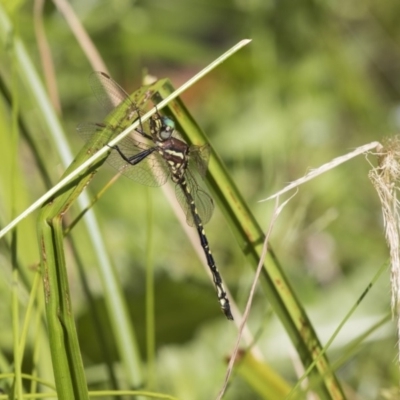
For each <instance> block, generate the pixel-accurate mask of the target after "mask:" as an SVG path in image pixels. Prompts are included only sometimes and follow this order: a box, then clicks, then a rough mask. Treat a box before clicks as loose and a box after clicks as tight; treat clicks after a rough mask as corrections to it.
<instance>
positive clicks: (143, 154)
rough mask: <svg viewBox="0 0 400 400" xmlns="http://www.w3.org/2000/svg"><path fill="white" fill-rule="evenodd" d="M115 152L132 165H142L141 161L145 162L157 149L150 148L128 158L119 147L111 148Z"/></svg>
mask: <svg viewBox="0 0 400 400" xmlns="http://www.w3.org/2000/svg"><path fill="white" fill-rule="evenodd" d="M109 147H111V148H112V149H114V150H117V151H118V153H119V155H120V156H121V157H122V158H123V159H124V160H125V161H126V162H127V163H128V164H131V165H136V164H138V163H140V161H143V160H144V159H145V158H146V157H147V156H148V155H150V154H151V153H152V152H153V151H155V150H156V147H150V149H147V150H143V151H141V152H140V153H137V154H134V155H133V156H130V157H128V156H126V155H125V154H124V153H123V152H122V150H121V149H120V148H119V147H118V146H117V145H115V146H109Z"/></svg>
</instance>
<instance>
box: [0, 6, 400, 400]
mask: <svg viewBox="0 0 400 400" xmlns="http://www.w3.org/2000/svg"><path fill="white" fill-rule="evenodd" d="M2 3H3V6H5V7H6V9H7V12H8V15H9V17H10V18H11V20H12V22H13V24H14V27H15V33H17V34H18V35H19V37H20V38H21V39H22V41H23V42H24V44H25V46H26V48H27V50H28V53H29V56H30V57H31V59H32V60H33V63H34V66H35V68H36V69H37V71H38V73H39V74H40V76H41V77H42V79H43V82H44V81H45V72H44V70H43V69H42V60H41V58H40V55H39V50H38V42H37V36H36V33H35V19H34V13H33V6H34V4H33V3H35V2H28V1H13V2H7V1H3V2H2ZM55 3H57V2H51V1H46V2H45V3H44V9H43V10H44V13H43V23H44V29H45V33H46V35H47V39H48V41H49V45H50V51H51V56H52V62H53V63H54V67H55V71H56V83H57V89H58V96H59V100H60V105H61V112H60V115H59V118H60V120H61V122H62V125H63V127H64V129H65V131H66V132H67V134H68V141H69V143H70V145H71V147H72V149H73V153H74V154H77V153H78V151H79V149H80V148H81V147H82V141H81V139H80V138H79V136H78V135H77V133H76V125H77V124H78V123H80V122H84V121H101V117H102V115H103V114H102V112H101V110H100V108H99V105H98V104H96V101H95V100H94V99H93V95H92V94H91V90H90V87H89V85H88V76H89V74H90V72H91V71H92V67H91V65H90V63H89V62H88V59H87V57H86V56H85V53H84V51H83V50H82V48H81V47H80V45H79V44H78V43H77V41H76V39H75V37H74V35H73V33H72V30H71V26H70V25H69V24H68V23H67V22H66V19H65V18H64V16H63V15H62V13H61V12H60V11H59V10H58V9H57V6H56V4H55ZM70 5H71V7H72V8H73V10H74V12H75V13H76V16H77V18H78V19H79V21H80V22H81V23H82V24H83V26H84V28H85V29H86V31H87V33H88V35H89V36H90V38H91V40H92V41H93V43H94V45H95V47H96V48H97V50H98V52H99V54H100V55H101V57H102V58H103V61H104V63H105V64H106V66H107V68H108V70H109V72H110V74H111V76H112V77H113V78H114V79H115V80H116V81H117V82H118V83H119V84H120V85H121V86H122V87H123V88H125V90H126V91H127V92H128V93H130V92H132V91H134V90H135V89H137V88H138V87H139V86H140V85H141V81H142V77H143V76H144V75H145V74H146V73H148V74H151V75H153V76H156V77H158V78H164V77H168V78H170V79H171V81H172V82H173V84H174V86H175V87H176V88H177V87H179V86H180V85H181V84H182V83H184V82H185V81H186V80H187V79H189V78H190V77H191V76H193V75H194V74H195V73H196V72H198V71H199V70H201V69H202V68H204V67H205V66H206V65H207V64H209V63H210V62H212V61H213V60H214V59H215V58H216V57H218V56H219V55H220V54H222V53H223V52H224V51H226V50H227V49H228V48H230V47H231V46H233V45H234V44H235V43H237V42H238V41H239V40H241V39H244V38H250V39H252V42H251V43H250V44H249V45H248V46H246V47H245V48H244V49H242V50H240V51H239V52H238V53H236V54H235V55H234V56H232V57H231V58H230V59H229V60H228V61H227V62H225V63H223V64H222V65H220V66H219V67H218V68H217V69H215V70H214V71H212V72H211V73H210V74H208V75H207V76H206V77H205V78H204V79H202V80H201V81H200V82H198V83H197V84H196V85H194V86H193V87H192V88H190V89H189V90H188V91H187V92H185V93H184V95H183V96H182V99H183V101H184V102H185V105H186V106H187V107H188V109H189V111H190V112H191V113H192V115H193V116H194V118H195V119H196V121H197V122H198V124H199V125H200V126H201V128H202V129H203V130H204V131H205V132H206V134H207V137H208V139H209V141H210V143H211V145H212V146H213V147H214V149H215V151H216V152H217V153H218V154H219V156H220V157H221V158H222V160H223V162H224V163H225V165H226V166H227V168H228V170H229V172H230V174H231V176H232V179H233V180H234V182H235V184H236V185H237V187H238V188H239V191H240V192H241V193H242V195H243V197H244V199H245V200H246V202H247V203H248V205H249V207H250V209H251V210H252V212H253V213H254V214H255V216H256V218H257V220H258V222H259V224H260V225H261V226H262V228H263V229H264V230H267V227H268V224H269V221H270V217H271V212H272V210H273V206H274V204H273V201H272V202H263V203H259V200H262V199H264V198H266V197H268V196H270V195H272V194H273V193H275V192H276V191H278V190H279V189H281V188H283V187H284V186H285V185H286V184H287V183H288V182H290V181H293V180H295V179H297V178H299V177H301V176H303V175H304V174H305V173H306V172H308V171H309V170H310V169H312V168H316V167H318V166H320V165H321V164H323V163H326V162H328V161H330V160H331V159H333V158H335V157H337V156H340V155H344V154H346V153H348V152H350V151H352V150H353V149H354V148H356V147H358V146H361V145H364V144H367V143H369V142H372V141H383V140H384V138H385V137H391V136H393V135H395V134H397V131H398V128H399V124H400V102H399V100H400V77H399V76H400V75H399V73H398V72H399V70H400V24H399V18H398V16H399V14H400V3H399V2H396V1H394V0H389V1H386V2H378V1H353V2H346V1H329V0H326V1H315V0H314V1H313V0H304V1H298V2H293V1H288V0H281V1H269V0H250V1H244V0H236V1H227V0H213V1H211V0H203V1H191V2H188V1H183V0H175V1H172V0H163V1H161V0H149V1H128V0H116V1H113V2H110V1H101V0H90V1H89V0H86V1H71V2H70ZM7 51H8V50H7V46H6V45H4V44H3V48H2V50H1V53H0V57H1V60H4V61H1V62H0V73H1V76H2V80H3V81H4V82H6V84H7V81H8V82H9V80H10V79H11V78H12V76H13V66H12V64H10V63H9V62H7V61H6V60H9V58H8V56H9V54H8V53H7ZM19 101H20V106H21V109H22V110H23V113H24V119H25V121H27V123H28V126H29V129H30V130H31V132H32V134H33V135H34V137H35V141H36V144H37V145H38V146H39V147H40V148H41V151H42V152H44V153H45V154H47V157H46V159H45V160H44V162H45V165H46V168H47V169H48V171H49V174H50V179H51V182H52V183H53V184H54V183H55V182H57V180H58V178H59V177H60V175H61V174H62V172H63V167H62V165H61V163H60V159H59V156H58V155H57V153H56V151H55V150H54V144H53V143H52V141H51V140H50V139H49V135H48V133H47V132H46V129H45V128H44V127H43V125H41V124H40V121H38V118H37V116H36V112H37V104H35V103H34V102H33V101H32V99H30V98H29V96H24V93H23V92H22V91H21V92H20V93H19ZM3 103H4V104H3V106H2V107H3V108H4V107H5V101H4V100H3ZM6 135H7V132H6V131H3V132H2V133H0V139H1V140H2V141H3V145H2V146H1V147H2V148H3V150H2V151H1V154H2V156H3V157H5V158H4V159H6V158H7V147H6V146H7V145H6V143H7V138H6ZM19 159H20V164H19V165H20V168H21V171H22V178H21V179H22V183H21V186H22V187H24V188H25V189H24V190H25V192H24V193H25V195H24V198H23V200H22V203H23V206H22V205H21V208H20V209H18V211H19V212H21V211H22V210H23V209H24V208H25V207H26V206H27V205H29V204H30V203H32V202H33V201H34V200H36V199H37V198H38V197H39V196H40V195H41V194H42V193H44V192H45V190H46V186H45V184H44V182H43V179H42V178H41V176H40V173H39V170H38V168H37V166H35V165H32V157H31V153H30V150H29V145H28V144H27V142H26V141H24V140H23V139H22V140H21V143H20V146H19ZM370 163H372V164H373V165H375V164H376V158H375V156H373V155H369V156H368V157H364V156H361V157H358V158H356V159H353V160H351V161H349V162H347V163H345V164H344V165H341V166H340V167H338V168H336V169H334V170H332V171H330V172H328V173H326V174H324V175H323V176H320V177H319V178H317V179H315V180H313V181H312V182H309V183H307V184H305V185H304V186H302V187H301V188H300V190H299V192H298V193H297V195H296V196H295V197H294V198H293V199H292V201H291V202H290V203H289V204H288V206H287V207H286V208H285V210H284V211H283V213H282V214H281V215H280V216H279V219H278V220H277V222H276V224H275V226H274V230H273V233H272V238H271V246H272V247H273V249H274V251H275V253H276V255H277V257H278V259H279V260H280V263H281V265H282V267H283V269H284V272H285V273H286V274H287V276H288V279H289V281H290V282H291V284H292V285H293V288H294V291H295V292H296V294H297V295H298V297H299V299H300V301H301V302H302V304H303V305H304V307H305V309H306V311H307V313H308V314H309V316H310V318H311V321H312V323H313V325H314V327H315V329H316V331H317V334H318V335H319V337H320V339H321V342H322V343H325V342H326V340H327V339H328V338H329V337H330V336H331V335H332V333H333V331H334V330H335V329H336V327H337V326H338V325H339V323H340V322H341V321H342V319H343V318H344V316H345V314H346V313H347V312H348V310H349V309H350V308H351V307H352V306H353V305H354V304H355V302H356V301H357V299H358V298H359V297H360V295H361V294H362V292H363V291H364V290H365V289H366V287H367V286H368V284H369V282H370V281H371V279H372V278H373V276H374V274H375V273H376V271H377V270H378V269H379V267H380V266H381V265H382V264H383V263H384V262H385V261H386V260H387V258H388V250H387V247H386V244H385V239H384V231H383V223H382V215H381V208H380V203H379V200H378V197H377V194H376V192H375V190H374V188H373V186H372V185H371V183H370V181H369V179H368V172H369V170H370V169H371V165H370ZM0 168H1V169H0V172H1V179H2V190H3V193H7V166H6V163H3V167H2V166H0ZM114 174H115V171H114V170H113V169H112V168H111V167H109V166H107V165H105V166H104V167H103V168H102V169H101V170H100V172H99V173H98V174H97V175H96V177H95V179H94V181H93V182H92V183H91V185H90V186H89V188H88V191H89V193H90V194H91V196H93V195H94V194H96V193H97V192H98V191H99V190H100V189H101V188H102V187H103V185H104V184H105V183H106V182H107V181H108V180H109V179H110V178H111V177H112V176H113V175H114ZM6 197H7V196H5V199H4V203H3V204H4V206H3V208H2V211H1V215H2V224H3V225H4V224H5V223H6V222H8V221H9V220H10V219H11V218H10V214H7V212H8V208H9V206H10V205H9V204H7V200H6ZM94 211H95V213H96V216H97V218H98V221H99V223H100V226H101V233H102V235H103V237H104V241H105V245H106V247H107V251H108V253H109V254H110V257H111V259H112V262H113V264H114V266H115V268H116V270H117V273H118V277H119V280H120V282H121V284H122V285H123V288H124V293H125V295H126V297H127V301H128V304H129V306H130V310H129V312H130V313H131V315H132V320H133V321H134V326H135V329H136V333H137V336H138V341H139V343H140V349H141V354H142V356H143V357H145V353H146V352H145V341H146V335H147V333H146V329H145V324H144V310H145V306H144V295H145V269H146V259H147V258H146V257H147V254H148V252H149V253H150V254H151V260H152V262H153V264H154V273H155V282H156V295H155V312H156V328H155V333H156V345H157V362H156V369H157V380H158V381H157V388H158V389H159V390H161V391H165V392H166V393H172V394H174V395H176V396H179V397H180V398H182V399H205V398H212V397H213V396H215V394H216V393H217V391H218V389H219V388H220V384H221V381H222V379H223V376H224V371H225V368H226V360H225V357H226V356H228V355H229V354H230V352H231V351H232V347H233V344H234V340H235V337H236V333H237V331H236V329H235V327H234V325H233V324H229V323H228V322H227V321H226V320H225V319H224V317H223V315H222V314H221V313H220V311H219V307H218V305H217V304H216V301H215V294H214V288H213V286H212V284H211V282H210V281H209V278H208V276H207V275H206V274H205V272H204V270H203V269H202V267H201V260H199V259H198V258H197V257H196V255H195V252H194V250H193V248H192V246H191V245H190V242H189V240H188V238H187V237H186V234H185V232H184V231H183V230H182V229H181V228H180V225H179V223H178V222H177V219H176V218H175V215H174V213H173V212H172V210H171V207H170V205H169V203H168V202H167V201H166V200H165V197H164V195H163V193H162V191H161V190H160V189H157V188H155V189H152V188H146V187H144V186H141V185H139V184H136V183H133V182H131V181H129V180H128V179H126V178H124V177H122V178H121V179H119V180H118V182H117V183H116V184H114V185H113V186H112V187H111V188H110V189H109V190H108V191H107V193H106V194H105V195H104V196H103V197H102V199H101V200H100V201H99V202H98V203H97V204H96V205H95V207H94ZM34 223H35V216H32V217H31V219H28V220H27V221H25V222H24V224H25V225H23V226H25V227H26V229H21V230H22V231H23V233H21V236H22V238H20V242H19V245H20V246H22V247H21V249H22V251H21V262H22V263H24V264H25V265H33V264H34V263H35V262H37V261H38V258H39V257H38V251H37V249H36V243H35V240H32V239H30V240H31V241H30V242H29V240H28V239H27V242H29V244H26V245H25V247H24V244H23V243H24V237H26V238H29V237H32V235H35V231H34ZM149 229H151V236H150V237H151V240H150V242H149V240H148V230H149ZM206 233H207V236H208V239H209V242H210V246H211V250H212V252H213V254H214V257H215V259H216V262H217V265H218V268H219V270H220V272H221V274H222V276H223V279H224V281H225V284H226V286H227V287H228V288H229V289H230V290H231V292H232V293H233V296H234V298H235V300H236V301H237V304H238V306H239V308H240V309H241V310H243V308H244V305H245V301H246V299H247V297H248V292H249V289H250V285H251V282H252V279H253V277H254V271H253V269H252V268H250V267H249V265H248V263H247V261H246V258H245V256H244V255H243V254H242V253H241V252H240V249H239V247H238V246H237V244H236V242H235V239H234V237H233V235H232V234H231V233H230V231H229V229H228V227H227V225H226V223H225V222H224V219H223V216H222V214H221V212H220V210H218V207H216V210H215V212H214V215H213V218H212V219H211V221H210V222H209V223H208V224H207V225H206ZM74 235H75V237H76V239H77V242H78V243H79V245H78V247H79V249H80V252H81V256H82V258H83V261H84V265H85V269H86V272H87V274H88V277H89V282H90V286H91V288H92V290H93V292H95V293H96V295H97V302H98V304H97V305H98V307H99V309H100V310H101V309H102V307H104V304H103V300H102V294H101V286H100V282H99V278H98V276H97V274H96V268H95V265H93V264H94V263H95V261H94V257H93V255H92V254H91V252H92V250H90V251H85V246H87V237H86V233H85V230H84V229H83V228H82V227H80V226H78V227H76V229H75V230H74ZM8 262H9V261H8ZM4 265H7V260H6V257H4ZM5 269H6V268H5ZM70 273H71V282H72V283H71V286H72V288H71V290H72V291H73V297H74V299H73V301H74V310H75V312H76V315H77V317H78V320H77V323H78V331H79V336H80V340H81V346H82V352H83V355H84V360H85V365H87V366H88V368H89V367H90V366H94V365H96V364H97V363H101V356H100V352H99V344H98V343H97V342H96V340H94V338H95V336H96V334H95V331H94V328H93V325H92V323H91V318H90V315H89V313H88V309H87V307H86V303H85V297H84V295H83V291H82V288H81V284H80V281H79V277H78V272H77V270H76V268H74V262H73V261H71V272H70ZM1 285H2V286H3V287H4V288H5V290H9V289H7V287H8V286H7V285H9V279H8V278H7V274H6V273H5V278H4V280H3V281H2V283H1ZM390 296H391V294H390V273H389V270H388V269H387V270H385V273H384V274H382V276H381V277H380V279H379V280H378V282H376V283H375V284H374V286H373V287H372V289H371V290H370V292H369V293H368V295H367V296H366V297H365V298H364V299H363V301H362V302H361V303H360V305H359V306H358V308H357V310H356V312H355V313H354V314H353V315H352V317H351V319H350V321H349V322H348V323H346V324H345V327H344V328H343V331H342V332H341V334H340V335H339V337H338V339H337V340H336V341H335V342H334V344H333V346H332V347H331V349H330V352H329V355H330V358H331V360H333V361H334V360H336V359H337V358H339V357H340V356H343V349H344V347H345V346H347V345H349V344H350V343H351V341H352V340H353V339H355V338H356V337H359V336H361V335H362V334H363V333H365V332H366V331H367V330H368V329H369V328H370V327H371V326H372V325H373V324H374V323H376V322H377V321H379V320H380V319H381V318H383V317H384V316H385V315H387V314H388V313H390ZM7 301H9V300H7ZM7 313H8V311H5V313H4V314H3V313H2V314H3V315H4V317H3V318H4V321H3V323H10V321H9V319H7V317H6V315H7ZM3 326H5V325H3ZM249 327H250V328H251V329H252V330H253V334H254V335H255V336H256V339H255V340H256V344H257V346H258V347H259V348H260V350H261V352H262V354H263V356H264V359H265V361H266V362H267V363H268V364H269V365H271V366H272V367H273V369H274V370H276V371H277V372H279V373H280V374H281V375H282V376H283V377H284V378H285V379H287V380H288V381H289V382H295V381H296V376H297V373H296V371H295V367H294V366H293V364H296V362H294V360H293V357H295V356H294V354H295V351H294V350H293V348H292V345H291V344H290V341H289V340H288V339H287V336H286V334H285V331H284V330H283V328H282V326H281V325H280V322H279V320H278V319H277V318H276V317H275V316H274V313H273V311H272V310H271V308H270V307H269V305H268V303H267V301H266V299H265V295H264V294H263V293H262V291H261V290H259V291H258V292H257V293H256V298H255V301H254V304H253V308H252V312H251V314H250V320H249ZM2 335H4V337H3V338H2V337H1V336H2ZM0 341H4V343H10V341H11V336H10V334H7V333H6V332H3V333H1V334H0ZM396 343H397V337H396V328H395V324H394V323H386V324H384V325H382V326H380V327H379V329H376V330H374V332H373V334H372V335H370V336H368V337H367V338H366V339H365V340H364V341H363V342H362V344H359V345H358V346H357V347H356V348H355V349H354V352H350V351H349V350H346V351H345V355H347V357H345V358H346V359H345V361H344V363H342V364H341V366H340V368H339V369H338V370H337V375H338V377H339V379H340V381H341V382H342V383H343V385H344V386H345V387H346V390H347V393H348V394H349V398H355V399H358V398H359V399H376V398H381V397H380V396H382V390H389V389H390V388H391V387H392V386H396V385H397V383H398V364H397V349H396V348H397V344H396ZM111 348H112V345H111ZM194 360H196V361H195V362H194ZM194 392H195V393H196V394H194ZM258 396H259V395H258V394H257V393H255V392H254V391H253V390H252V389H251V388H250V386H249V385H248V384H247V383H246V382H245V381H244V380H243V379H241V377H240V376H236V377H234V379H233V381H232V384H231V386H230V388H229V389H228V392H227V396H226V398H227V399H243V398H252V399H253V398H254V399H257V398H259V397H258ZM260 398H261V397H260Z"/></svg>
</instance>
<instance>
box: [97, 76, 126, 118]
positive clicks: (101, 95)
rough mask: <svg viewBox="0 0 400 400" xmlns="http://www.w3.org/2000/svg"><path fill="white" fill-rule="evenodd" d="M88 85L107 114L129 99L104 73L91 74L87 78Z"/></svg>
mask: <svg viewBox="0 0 400 400" xmlns="http://www.w3.org/2000/svg"><path fill="white" fill-rule="evenodd" d="M89 84H90V87H91V88H92V91H93V93H94V95H95V97H96V99H97V100H98V101H99V103H100V104H101V105H102V107H103V108H104V109H105V110H106V111H107V113H109V112H111V111H112V110H113V109H114V108H115V107H117V106H118V105H120V104H121V103H122V102H123V101H124V100H126V99H129V95H128V93H126V92H125V90H124V89H122V87H121V86H120V85H118V83H117V82H115V81H114V80H113V79H112V78H111V77H109V76H108V75H107V74H106V73H104V72H99V71H95V72H92V73H91V74H90V76H89ZM129 100H130V99H129Z"/></svg>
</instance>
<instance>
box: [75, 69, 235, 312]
mask: <svg viewBox="0 0 400 400" xmlns="http://www.w3.org/2000/svg"><path fill="white" fill-rule="evenodd" d="M89 83H90V86H91V88H92V90H93V93H94V95H95V97H96V98H97V100H98V101H99V102H100V104H101V105H102V106H103V108H104V109H105V110H106V111H107V112H108V114H107V116H106V117H105V119H104V121H103V122H102V123H97V124H80V125H78V127H77V130H78V132H79V134H80V136H81V137H82V138H83V139H84V140H86V141H88V140H89V139H90V138H91V137H92V136H93V135H97V134H102V132H104V131H105V130H111V131H112V132H114V133H115V134H114V135H113V136H116V135H117V134H118V133H120V132H122V131H123V130H124V129H126V128H127V127H128V126H130V125H132V124H133V123H134V122H135V121H137V120H139V127H138V128H137V129H136V130H134V131H133V132H132V133H131V135H130V136H127V137H125V138H124V139H122V140H121V141H120V142H119V143H118V145H115V146H113V147H111V149H112V151H111V154H110V155H109V156H108V158H107V161H108V163H109V164H111V165H112V166H113V167H114V168H116V169H117V170H118V171H120V172H121V173H122V174H123V175H125V176H127V177H128V178H130V179H132V180H133V181H135V182H138V183H140V184H143V185H147V186H154V187H156V186H161V185H163V184H165V183H166V182H167V180H168V179H171V181H172V182H173V183H174V184H175V194H176V197H177V199H178V202H179V204H180V206H181V207H182V209H183V211H184V212H185V216H186V222H187V223H188V225H189V226H192V227H195V228H196V230H197V233H198V236H199V239H200V244H201V246H202V248H203V251H204V254H205V257H206V260H207V264H208V267H209V269H210V271H211V275H212V278H213V282H214V286H215V289H216V293H217V297H218V301H219V304H220V307H221V310H222V311H223V313H224V314H225V316H226V318H227V319H229V320H233V316H232V313H231V309H230V303H229V299H228V297H227V293H226V291H225V288H224V286H223V283H222V278H221V275H220V273H219V271H218V269H217V267H216V264H215V261H214V257H213V255H212V253H211V250H210V246H209V243H208V240H207V237H206V234H205V231H204V227H203V225H204V224H205V223H207V222H208V221H209V220H210V218H211V215H212V213H213V210H214V203H213V200H212V198H211V197H210V195H209V194H208V193H207V192H206V191H205V189H204V188H202V187H201V186H200V185H199V184H198V178H197V176H200V178H204V177H205V174H206V172H207V166H208V160H209V156H210V146H209V145H208V144H206V145H203V146H196V145H188V144H187V143H186V142H185V141H184V140H183V139H182V138H181V137H180V136H179V135H178V133H177V132H176V125H175V121H174V120H173V119H172V118H170V117H169V116H165V115H161V114H160V113H159V112H158V110H157V112H156V113H155V114H153V115H152V117H151V118H150V119H149V120H148V121H146V122H143V123H142V121H141V116H142V115H143V113H144V109H145V107H146V105H147V103H148V100H149V99H150V98H151V96H152V95H153V94H154V93H152V92H151V91H150V90H147V91H146V87H142V88H141V89H139V91H137V92H135V93H134V94H133V95H131V96H129V95H128V94H127V93H126V92H125V90H124V89H123V88H122V87H121V86H120V85H119V84H118V83H116V82H115V81H114V80H113V79H112V78H111V77H110V76H108V75H107V74H105V73H103V72H94V73H92V74H91V75H90V77H89Z"/></svg>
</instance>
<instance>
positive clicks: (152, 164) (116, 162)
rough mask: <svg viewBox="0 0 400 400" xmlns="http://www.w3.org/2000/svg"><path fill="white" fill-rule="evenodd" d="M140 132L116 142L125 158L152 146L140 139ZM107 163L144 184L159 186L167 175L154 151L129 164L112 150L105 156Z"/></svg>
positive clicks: (165, 166) (162, 162)
mask: <svg viewBox="0 0 400 400" xmlns="http://www.w3.org/2000/svg"><path fill="white" fill-rule="evenodd" d="M139 135H140V134H139V133H137V132H135V133H134V134H132V135H131V136H128V137H126V138H124V139H122V140H121V141H120V142H119V143H118V147H119V149H120V151H121V152H122V153H123V154H124V155H125V157H126V158H131V157H135V156H137V155H138V154H139V153H141V152H143V151H147V150H148V149H150V148H151V147H152V146H151V145H149V144H147V143H144V142H143V141H141V140H139V139H140V136H139ZM107 161H108V162H109V164H111V165H112V166H113V167H114V168H116V169H117V170H119V171H120V172H121V173H122V174H123V175H125V176H126V177H128V178H130V179H132V180H133V181H135V182H138V183H141V184H142V185H146V186H161V185H164V183H165V182H166V181H167V179H168V177H169V169H168V167H167V165H166V163H165V160H164V159H163V158H162V157H161V155H160V154H159V153H158V152H156V151H154V152H152V153H151V154H149V155H148V156H147V157H145V158H144V159H143V160H142V161H140V162H139V163H138V164H136V165H131V164H129V163H128V162H126V160H124V159H123V158H122V157H121V155H120V154H119V153H118V152H117V151H116V150H114V151H113V152H112V153H111V154H110V156H109V157H108V158H107Z"/></svg>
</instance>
